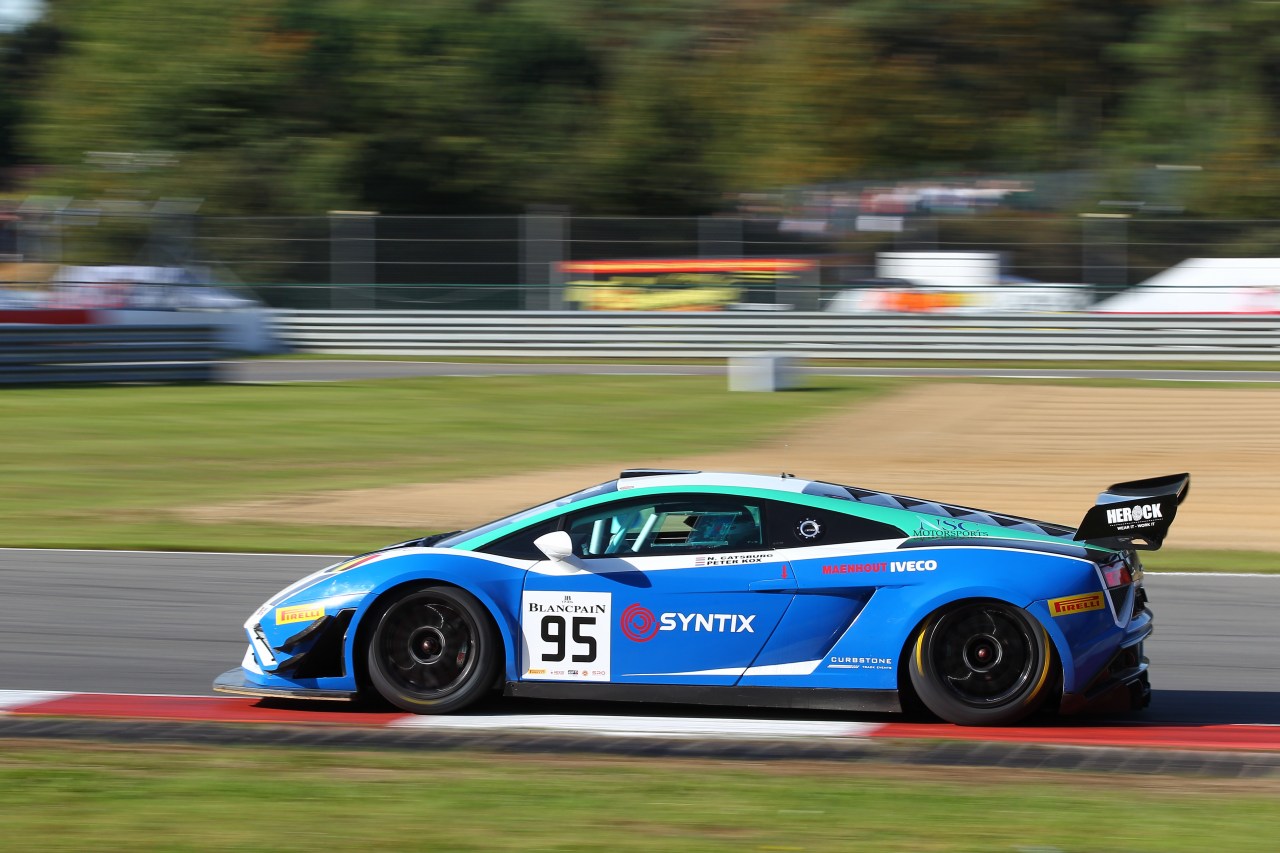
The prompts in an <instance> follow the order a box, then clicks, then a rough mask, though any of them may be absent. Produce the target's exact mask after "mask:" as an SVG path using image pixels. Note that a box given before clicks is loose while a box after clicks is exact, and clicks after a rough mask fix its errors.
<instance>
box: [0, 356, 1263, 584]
mask: <svg viewBox="0 0 1280 853" xmlns="http://www.w3.org/2000/svg"><path fill="white" fill-rule="evenodd" d="M907 381H911V380H891V379H848V378H830V377H824V378H812V379H810V385H811V386H814V387H813V388H812V389H811V390H807V391H799V392H792V393H786V394H731V393H729V392H728V391H727V390H725V383H724V379H723V377H718V376H717V377H697V376H690V377H643V376H641V377H600V376H545V377H488V378H435V379H432V378H427V379H411V380H385V381H368V382H345V383H290V384H281V385H239V386H168V387H121V388H69V389H52V388H50V389H23V390H5V391H0V453H2V454H3V455H2V456H0V459H2V460H3V461H0V545H4V546H8V547H48V548H129V549H157V550H176V551H182V550H192V551H204V550H209V551H267V552H274V551H294V552H308V553H327V554H350V553H359V552H360V551H363V550H368V549H371V548H374V547H377V546H379V545H385V544H387V543H389V542H395V541H398V540H401V539H407V538H409V537H411V536H414V535H421V534H423V533H427V532H434V531H429V530H424V529H420V528H405V527H391V526H388V527H370V526H359V525H334V524H327V523H326V524H311V525H308V524H283V523H268V522H235V523H220V524H213V523H208V524H205V523H196V522H193V521H188V520H185V519H184V518H182V517H180V516H179V515H177V514H175V513H174V512H173V510H174V509H176V508H184V507H193V506H207V505H210V504H218V503H228V502H236V501H244V500H254V499H260V498H271V497H278V496H284V495H293V494H299V493H304V492H313V491H327V490H334V489H346V488H362V487H376V486H385V485H392V484H402V483H414V482H425V481H434V480H441V479H450V478H458V477H466V476H480V475H485V474H501V473H505V472H510V471H514V470H554V469H556V468H560V467H563V466H567V465H574V464H580V463H592V462H616V461H619V460H622V464H624V465H645V464H650V463H651V461H652V460H653V459H655V458H670V457H672V456H680V455H683V454H686V453H697V452H704V451H714V450H733V449H735V448H741V447H745V446H748V445H750V444H752V443H753V442H756V441H759V440H761V439H762V438H767V437H769V436H771V435H777V434H781V433H783V432H785V431H786V430H788V429H790V428H792V427H793V426H794V425H795V424H797V423H799V422H801V421H803V420H805V419H808V418H812V417H814V416H818V415H821V414H822V413H824V412H826V411H828V410H831V409H834V408H837V407H843V406H847V405H852V404H855V403H857V402H859V401H866V400H870V399H872V398H874V397H875V396H877V395H879V394H882V393H885V392H887V391H889V390H891V389H894V388H897V387H901V385H902V384H903V383H904V382H907ZM771 467H778V468H780V467H782V463H781V461H778V460H772V459H765V460H762V461H761V465H760V468H761V469H762V470H768V469H770V468H771ZM583 485H587V484H583ZM548 497H554V495H548V494H529V495H528V496H527V502H528V503H530V504H532V503H535V502H537V501H538V500H542V499H545V498H548ZM484 520H485V519H479V518H478V519H475V521H476V522H477V523H478V522H481V521H484ZM1144 563H1145V564H1146V565H1147V566H1148V568H1149V569H1151V570H1152V571H1233V572H1277V571H1280V556H1278V555H1274V554H1269V553H1263V552H1247V551H1240V552H1235V551H1195V550H1182V549H1177V548H1176V547H1171V548H1168V549H1165V550H1162V551H1160V552H1158V553H1150V554H1147V555H1144Z"/></svg>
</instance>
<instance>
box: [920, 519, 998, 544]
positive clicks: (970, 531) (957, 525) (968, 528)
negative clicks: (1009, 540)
mask: <svg viewBox="0 0 1280 853" xmlns="http://www.w3.org/2000/svg"><path fill="white" fill-rule="evenodd" d="M990 535H991V534H990V533H987V532H986V531H985V530H979V529H978V527H977V526H976V525H975V524H974V523H973V522H972V521H958V520H956V519H954V518H922V519H920V526H919V527H917V528H916V529H915V532H914V533H912V534H911V536H912V538H915V539H941V538H944V537H945V538H947V539H962V538H966V537H978V536H990Z"/></svg>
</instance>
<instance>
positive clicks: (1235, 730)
mask: <svg viewBox="0 0 1280 853" xmlns="http://www.w3.org/2000/svg"><path fill="white" fill-rule="evenodd" d="M6 716H8V717H57V718H94V719H118V720H165V721H181V722H206V723H259V724H276V725H311V726H340V727H348V728H352V727H354V728H391V729H416V730H421V731H432V732H446V731H455V732H473V733H478V732H486V733H496V732H520V733H526V734H527V733H535V732H541V733H554V734H575V735H598V736H601V737H645V738H682V739H698V740H744V739H760V740H780V739H787V740H791V739H809V740H813V739H819V740H821V739H872V738H874V739H877V740H884V739H897V740H964V741H988V742H1001V743H1037V744H1051V745H1066V746H1095V747H1096V746H1105V747H1121V748H1137V749H1153V748H1154V749H1201V750H1232V751H1237V750H1239V751H1249V752H1280V726H1271V725H1191V724H1181V725H1179V724H1160V723H1150V724H1148V723H1139V722H1135V723H1115V722H1095V721H1090V720H1080V721H1076V722H1074V723H1071V724H1064V725H1055V726H1019V727H1012V728H969V727H964V726H954V725H951V724H949V723H899V722H894V723H880V722H857V721H846V720H804V719H787V718H779V719H749V718H748V719H739V718H735V717H647V716H640V715H635V716H630V715H626V714H617V715H600V714H581V715H580V714H457V715H453V716H445V717H430V716H415V715H412V714H408V715H407V714H401V713H398V712H390V711H389V712H371V711H360V710H352V709H349V708H347V706H345V705H335V704H334V703H327V702H325V703H314V704H312V705H307V704H304V703H297V704H294V705H289V706H281V705H279V704H275V705H273V704H266V705H264V704H261V703H260V702H259V700H257V699H248V698H239V697H222V696H167V695H146V694H119V693H67V692H60V691H26V690H0V717H6Z"/></svg>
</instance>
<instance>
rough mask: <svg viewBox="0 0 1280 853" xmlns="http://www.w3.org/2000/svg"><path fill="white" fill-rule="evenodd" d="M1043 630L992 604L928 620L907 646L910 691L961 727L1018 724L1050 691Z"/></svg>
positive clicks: (969, 605) (1024, 617) (959, 609)
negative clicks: (910, 648)
mask: <svg viewBox="0 0 1280 853" xmlns="http://www.w3.org/2000/svg"><path fill="white" fill-rule="evenodd" d="M1051 661H1052V655H1051V654H1050V644H1049V640H1048V636H1047V635H1046V633H1045V631H1044V628H1042V627H1041V626H1040V625H1038V624H1036V623H1035V622H1034V621H1033V620H1032V619H1030V618H1029V617H1028V616H1027V615H1026V614H1025V613H1024V612H1023V611H1022V610H1020V609H1019V608H1016V607H1013V606H1011V605H1008V604H1004V603H1002V602H997V601H974V602H966V603H964V604H961V605H959V606H957V607H954V608H952V609H950V610H946V611H943V612H941V613H939V614H936V615H935V616H933V617H931V618H930V619H929V620H927V621H926V622H925V624H924V627H922V628H921V629H920V633H919V634H918V635H917V636H916V642H915V644H914V646H913V647H912V651H911V659H910V663H909V664H908V666H909V671H910V674H911V685H912V687H914V688H915V691H916V693H917V695H919V697H920V700H921V701H922V702H924V704H925V706H926V707H928V708H929V710H930V711H932V712H933V713H935V714H937V715H938V716H939V717H942V718H943V719H944V720H948V721H950V722H953V723H957V724H959V725H968V726H991V725H1007V724H1009V723H1014V722H1017V721H1018V720H1020V719H1022V718H1023V717H1026V716H1027V715H1028V714H1030V713H1031V712H1033V711H1034V710H1036V708H1038V707H1039V706H1040V704H1041V703H1042V702H1043V701H1044V699H1045V696H1046V695H1047V693H1048V685H1049V681H1050V679H1049V670H1050V666H1051Z"/></svg>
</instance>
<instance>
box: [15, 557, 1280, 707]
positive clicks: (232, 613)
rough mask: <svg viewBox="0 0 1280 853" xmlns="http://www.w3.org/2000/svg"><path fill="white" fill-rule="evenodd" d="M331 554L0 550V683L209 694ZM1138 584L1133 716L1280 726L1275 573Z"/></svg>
mask: <svg viewBox="0 0 1280 853" xmlns="http://www.w3.org/2000/svg"><path fill="white" fill-rule="evenodd" d="M336 559H338V558H337V557H332V556H290V555H265V554H264V555H255V554H195V553H190V554H189V553H155V552H121V551H52V550H48V551H46V550H18V549H12V550H9V549H0V589H3V590H4V599H3V605H2V606H0V689H3V690H30V691H75V692H82V693H83V692H103V693H133V694H137V693H151V694H193V695H206V696H212V695H213V694H212V692H211V690H210V683H211V682H212V680H213V679H214V678H215V677H216V676H217V675H219V674H220V673H222V672H224V671H225V670H227V669H230V668H231V667H233V666H235V665H237V664H238V663H239V662H240V658H241V657H242V655H243V653H244V648H245V640H244V635H243V633H242V629H241V625H242V624H243V623H244V620H245V619H246V618H247V617H248V615H249V614H250V613H251V612H252V611H253V610H254V609H255V608H256V607H257V606H258V605H259V604H261V603H262V602H263V601H265V600H266V599H267V598H269V597H270V596H271V595H272V594H274V593H275V592H277V591H278V590H280V589H282V588H283V587H285V586H287V585H288V584H289V583H291V582H293V581H294V580H296V579H298V578H299V577H301V576H303V575H305V574H307V573H309V572H311V571H314V570H316V569H319V568H323V567H324V566H326V565H329V564H330V563H332V562H334V561H335V560H336ZM1146 584H1147V589H1148V592H1149V594H1150V597H1151V602H1152V605H1151V606H1152V609H1153V610H1154V611H1155V614H1156V634H1155V637H1154V638H1153V639H1152V640H1151V641H1150V642H1149V644H1148V647H1147V653H1148V655H1149V657H1150V658H1151V660H1152V685H1153V688H1154V696H1153V701H1152V705H1151V707H1150V708H1149V709H1148V710H1147V711H1146V712H1145V713H1144V714H1142V715H1141V719H1142V721H1143V722H1144V723H1152V724H1158V723H1169V724H1180V725H1188V724H1190V725H1206V726H1208V725H1232V724H1234V725H1240V724H1254V725H1276V724H1280V656H1278V655H1277V651H1278V650H1280V619H1278V618H1277V617H1276V614H1277V611H1278V609H1280V575H1276V576H1257V575H1211V574H1205V575H1162V574H1148V575H1147V581H1146ZM494 710H495V711H498V712H508V711H510V712H518V711H526V712H528V711H533V712H536V713H555V714H600V713H608V714H618V713H622V712H632V713H635V711H634V709H633V708H631V707H629V706H624V705H615V704H611V703H568V702H534V701H531V700H526V701H525V702H523V703H515V702H512V701H510V700H504V702H502V703H498V704H497V705H496V706H495V708H494ZM645 713H647V714H648V713H654V714H658V715H663V714H666V715H677V714H688V713H689V709H688V708H687V707H683V708H676V707H672V708H649V707H646V708H645ZM698 713H699V714H712V715H717V714H723V716H724V717H725V718H726V719H731V718H733V717H735V716H741V715H740V714H738V713H737V712H735V711H734V710H732V709H727V710H723V711H721V710H719V709H712V710H708V709H699V711H698ZM750 713H751V714H753V715H756V716H759V714H760V712H759V709H752V710H751V711H750ZM779 713H780V714H786V713H789V712H779ZM790 713H794V712H790ZM806 714H807V715H808V716H818V717H831V716H841V717H842V718H844V719H849V715H829V714H821V713H820V714H816V715H814V714H809V712H806ZM868 719H875V720H883V719H884V717H883V716H881V717H868Z"/></svg>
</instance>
